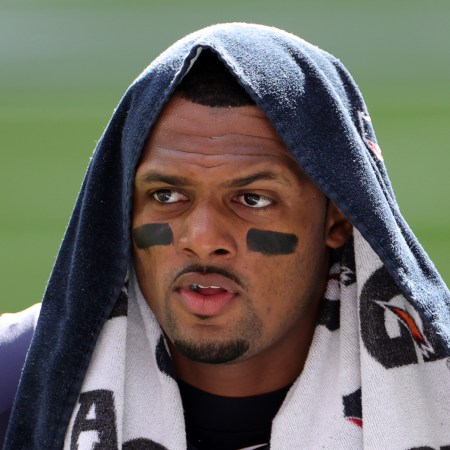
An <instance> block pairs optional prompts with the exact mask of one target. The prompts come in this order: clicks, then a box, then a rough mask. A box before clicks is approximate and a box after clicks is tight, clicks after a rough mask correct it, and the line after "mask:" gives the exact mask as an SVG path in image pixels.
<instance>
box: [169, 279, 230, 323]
mask: <svg viewBox="0 0 450 450" xmlns="http://www.w3.org/2000/svg"><path fill="white" fill-rule="evenodd" d="M175 293H176V295H177V298H178V299H179V301H180V303H181V305H182V306H183V307H184V309H186V310H187V311H188V312H189V313H191V314H194V315H197V316H202V317H203V318H205V317H208V316H217V315H219V314H222V313H224V312H225V311H226V310H228V309H229V308H230V307H231V306H232V304H233V303H234V300H235V298H236V297H237V296H238V294H239V288H238V286H237V285H236V284H235V283H234V281H232V280H230V279H229V278H227V277H224V276H223V275H220V274H215V273H209V274H199V273H195V272H190V273H186V274H183V275H182V276H181V277H180V278H179V280H178V283H177V286H176V288H175Z"/></svg>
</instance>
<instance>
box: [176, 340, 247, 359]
mask: <svg viewBox="0 0 450 450" xmlns="http://www.w3.org/2000/svg"><path fill="white" fill-rule="evenodd" d="M173 345H174V346H175V348H176V349H177V350H178V351H179V352H180V353H181V354H182V355H183V356H185V357H186V358H188V359H190V360H191V361H196V362H201V363H205V364H225V363H229V362H232V361H235V360H236V359H238V358H239V357H241V356H242V355H243V354H244V353H245V352H246V351H247V350H248V348H249V343H248V342H247V341H245V340H243V339H240V340H239V339H238V340H235V341H229V342H210V343H200V342H188V341H182V340H180V341H174V342H173Z"/></svg>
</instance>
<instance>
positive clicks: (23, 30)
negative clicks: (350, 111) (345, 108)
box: [0, 0, 450, 311]
mask: <svg viewBox="0 0 450 450" xmlns="http://www.w3.org/2000/svg"><path fill="white" fill-rule="evenodd" d="M92 3H93V2H92ZM448 17H450V2H448V1H447V0H433V1H432V2H423V1H420V2H419V1H416V0H412V1H402V0H400V1H396V2H392V1H387V0H379V1H377V2H360V1H350V0H347V1H345V0H341V1H339V2H336V1H332V0H327V1H320V0H317V1H313V0H309V1H304V2H301V1H300V2H299V1H287V2H281V3H278V2H273V1H267V0H261V1H250V0H241V1H238V0H229V1H227V2H220V3H215V2H211V1H209V2H207V1H206V0H203V1H201V0H190V1H188V2H185V1H183V0H172V1H171V2H163V1H162V0H161V1H142V0H141V1H129V2H119V1H114V0H113V1H106V0H103V1H102V0H99V1H96V2H95V4H94V6H93V5H92V4H91V3H90V2H87V1H77V2H75V1H74V0H71V1H65V2H56V1H41V0H34V1H31V0H29V1H21V0H10V1H8V0H6V1H5V0H4V1H3V2H2V3H1V4H0V43H1V44H0V68H1V70H0V151H1V164H0V183H1V186H0V188H1V189H0V205H1V222H0V274H1V283H2V286H3V289H2V296H1V298H0V311H2V310H3V311H17V310H20V309H22V308H23V307H25V306H27V305H30V304H32V303H35V302H37V301H39V300H40V299H41V296H42V294H43V291H44V289H45V284H46V281H47V278H48V276H49V274H50V271H51V267H52V264H53V261H54V258H55V256H56V253H57V250H58V247H59V244H60V241H61V239H62V236H63V233H64V229H65V226H66V223H67V221H68V218H69V216H70V212H71V209H72V206H73V204H74V202H75V198H76V195H77V192H78V189H79V186H80V184H81V181H82V177H83V173H84V171H85V169H86V166H87V164H88V162H89V157H90V155H91V153H92V151H93V149H94V147H95V143H96V140H97V139H98V138H99V136H100V134H101V132H102V130H103V128H104V126H105V125H106V123H107V121H108V118H109V116H110V114H111V113H112V111H113V109H114V107H115V105H116V104H117V102H118V100H119V99H120V97H121V95H122V93H123V91H124V90H125V89H126V87H127V86H128V84H129V83H130V82H131V81H132V80H133V78H134V77H135V76H137V74H138V73H139V72H140V71H141V70H142V69H143V68H144V66H145V65H146V64H147V63H148V62H149V61H151V60H152V59H153V58H154V57H155V56H156V55H157V54H158V53H159V52H160V51H162V50H163V49H164V48H166V47H167V46H168V45H170V44H171V43H172V42H173V41H175V40H176V39H178V38H179V37H181V36H183V35H185V34H186V33H188V32H190V31H193V30H195V29H197V28H200V27H202V26H205V25H209V24H211V23H216V22H223V21H236V20H237V21H250V22H260V23H265V24H272V25H276V26H279V27H282V28H284V29H287V30H288V31H291V32H294V33H296V34H298V35H301V36H303V37H304V38H305V39H307V40H309V41H312V42H314V43H315V44H317V45H319V46H320V47H323V48H325V49H327V50H329V51H331V52H332V53H334V54H335V55H336V56H338V57H339V58H340V59H341V60H342V61H343V62H344V63H345V64H346V65H347V67H348V68H349V69H350V70H351V72H352V73H353V75H354V77H355V78H356V80H357V82H358V84H359V85H360V87H361V89H362V91H363V93H364V94H365V98H366V101H367V103H368V105H369V110H370V111H371V116H372V120H373V122H374V125H375V129H376V131H377V135H378V140H379V143H380V145H381V147H382V149H383V153H384V156H385V161H386V164H387V166H388V170H389V173H390V175H391V178H392V181H393V185H394V188H395V190H396V194H397V198H398V201H399V203H400V205H401V207H402V211H403V213H404V215H405V217H406V218H407V219H408V221H409V223H410V225H411V227H412V228H413V230H414V231H415V232H416V234H417V235H418V237H419V239H420V240H421V242H422V243H423V245H424V247H425V248H426V249H427V251H428V252H429V254H430V255H431V257H432V259H433V260H434V261H435V263H436V265H437V267H438V268H439V270H440V271H441V273H442V275H443V277H444V279H445V280H446V281H447V282H449V281H450V261H449V258H448V256H447V255H448V254H450V208H449V200H448V194H449V193H450V176H449V174H448V172H449V167H450V151H449V150H450V148H449V147H450V144H449V137H448V131H449V125H450V89H449V88H448V86H449V82H450V31H449V27H448Z"/></svg>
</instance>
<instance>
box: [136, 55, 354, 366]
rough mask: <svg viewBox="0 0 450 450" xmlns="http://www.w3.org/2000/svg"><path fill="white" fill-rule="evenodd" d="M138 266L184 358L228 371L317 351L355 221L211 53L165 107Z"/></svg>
mask: <svg viewBox="0 0 450 450" xmlns="http://www.w3.org/2000/svg"><path fill="white" fill-rule="evenodd" d="M132 228H133V237H134V263H135V268H136V272H137V277H138V281H139V284H140V287H141V290H142V292H143V294H144V296H145V298H146V300H147V302H148V303H149V305H150V307H151V309H152V310H153V312H154V313H155V315H156V317H157V319H158V321H159V322H160V324H161V326H162V328H163V330H164V331H165V333H166V335H167V337H168V339H169V342H170V343H171V344H172V345H173V347H174V349H175V352H179V353H181V354H182V355H184V357H187V358H190V359H192V360H196V361H201V362H206V363H227V362H233V361H241V360H246V359H249V358H252V357H255V358H258V357H259V358H261V357H262V358H264V357H266V356H268V355H269V354H270V353H271V352H273V351H277V352H279V351H281V352H283V351H286V352H289V351H292V350H293V349H302V348H307V347H308V346H309V342H310V339H311V336H312V332H313V329H314V327H315V317H316V313H317V307H318V304H319V300H320V298H321V296H322V294H323V290H324V286H325V281H326V275H327V271H328V249H329V248H330V247H331V248H337V247H340V246H341V245H343V244H344V243H345V241H346V239H347V238H348V235H349V234H350V232H351V227H350V224H349V223H348V221H347V220H346V219H345V218H344V217H343V215H342V214H341V213H340V211H339V210H338V209H337V208H336V207H335V206H334V205H333V204H332V203H331V202H330V201H328V200H327V199H326V198H325V196H324V195H323V194H322V193H321V192H320V190H319V189H318V188H317V187H316V186H315V185H314V184H313V183H312V181H311V180H310V179H309V178H308V177H307V176H306V174H305V173H304V172H303V171H302V169H301V168H300V167H299V166H298V163H297V162H296V160H295V159H294V158H293V157H292V156H291V154H290V152H289V151H288V150H287V148H286V147H285V145H284V144H283V142H282V141H281V139H280V138H279V137H278V135H277V133H276V132H275V130H274V128H273V127H272V125H271V124H270V122H269V121H268V119H267V118H266V117H265V115H264V113H263V112H262V111H261V110H260V109H259V108H258V107H257V106H256V105H255V104H254V103H253V101H252V99H251V98H250V97H249V96H248V94H247V93H246V92H245V90H244V89H243V88H242V87H241V86H240V85H239V84H238V83H237V82H236V81H235V80H234V78H233V76H232V75H231V74H230V73H229V72H228V70H227V69H225V68H224V66H223V65H222V63H221V62H219V61H218V60H217V58H216V57H215V56H213V55H212V54H211V53H207V54H206V56H203V57H202V56H200V58H199V60H198V61H196V63H195V64H194V66H193V68H192V69H191V71H190V72H189V73H188V75H187V76H186V77H185V78H184V80H183V81H182V83H181V85H180V86H179V88H178V89H177V91H176V92H175V94H174V95H173V97H172V98H171V99H170V101H169V102H168V103H167V105H166V106H165V108H164V110H163V112H162V113H161V115H160V117H159V119H158V121H157V123H156V125H155V127H154V128H153V130H152V132H151V135H150V138H149V139H148V141H147V143H146V146H145V148H144V150H143V153H142V156H141V160H140V163H139V165H138V168H137V171H136V176H135V184H134V204H133V217H132Z"/></svg>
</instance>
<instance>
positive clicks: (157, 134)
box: [144, 95, 290, 158]
mask: <svg viewBox="0 0 450 450" xmlns="http://www.w3.org/2000/svg"><path fill="white" fill-rule="evenodd" d="M158 149H159V150H163V151H166V152H168V153H170V152H176V151H179V152H185V153H187V154H189V153H195V154H201V155H203V156H205V157H207V156H211V158H214V157H217V156H221V155H226V154H234V155H243V156H244V155H255V156H264V155H265V156H268V157H273V156H277V155H283V156H288V155H289V156H290V152H289V151H288V149H287V148H286V146H285V144H284V143H283V141H282V140H281V138H280V137H279V136H278V134H277V132H276V131H275V129H274V127H273V126H272V124H271V123H270V122H269V120H268V119H267V118H266V116H265V115H264V113H263V112H262V111H261V109H259V108H258V107H257V106H253V105H251V106H239V107H210V106H205V105H200V104H197V103H193V102H191V101H189V100H185V99H183V98H180V97H179V96H177V95H175V96H174V97H172V98H171V99H170V100H169V102H168V103H167V105H166V106H165V108H164V109H163V111H162V112H161V114H160V116H159V117H158V120H157V122H156V124H155V126H154V128H153V129H152V131H151V133H150V136H149V139H148V140H147V143H146V145H145V151H144V152H145V153H149V152H150V151H152V152H155V151H156V150H158Z"/></svg>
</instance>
